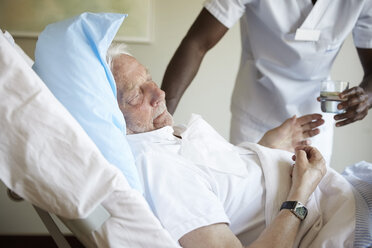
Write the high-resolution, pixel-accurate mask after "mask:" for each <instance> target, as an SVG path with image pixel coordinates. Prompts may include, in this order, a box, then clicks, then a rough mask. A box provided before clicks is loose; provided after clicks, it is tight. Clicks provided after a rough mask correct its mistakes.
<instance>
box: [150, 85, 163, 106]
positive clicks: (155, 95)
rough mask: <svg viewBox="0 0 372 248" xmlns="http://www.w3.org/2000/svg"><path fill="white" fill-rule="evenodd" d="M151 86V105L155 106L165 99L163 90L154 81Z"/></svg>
mask: <svg viewBox="0 0 372 248" xmlns="http://www.w3.org/2000/svg"><path fill="white" fill-rule="evenodd" d="M150 87H151V106H153V107H156V106H157V105H158V104H159V103H161V102H162V101H164V100H165V92H164V91H162V90H161V89H160V88H159V87H158V86H157V85H156V84H155V83H154V82H152V83H151V84H150Z"/></svg>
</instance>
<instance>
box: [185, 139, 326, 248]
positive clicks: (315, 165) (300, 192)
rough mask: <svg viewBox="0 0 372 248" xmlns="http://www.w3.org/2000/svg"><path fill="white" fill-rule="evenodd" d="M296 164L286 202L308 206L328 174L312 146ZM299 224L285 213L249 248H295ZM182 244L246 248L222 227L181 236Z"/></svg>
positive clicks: (302, 151)
mask: <svg viewBox="0 0 372 248" xmlns="http://www.w3.org/2000/svg"><path fill="white" fill-rule="evenodd" d="M295 161H296V164H295V165H294V167H293V171H292V185H291V189H290V191H289V194H288V196H287V201H300V202H307V200H308V198H309V197H310V195H311V194H312V193H313V192H314V190H315V188H316V187H317V185H318V184H319V182H320V180H321V179H322V178H323V176H324V175H325V173H326V166H325V162H324V159H323V157H322V155H321V154H320V152H319V151H318V150H317V149H316V148H313V147H310V146H302V147H298V148H297V149H296V156H295ZM242 208H244V206H242ZM310 211H311V209H310ZM300 224H301V221H300V219H299V218H297V217H296V216H295V215H294V214H293V213H292V212H290V210H288V209H283V210H281V211H280V212H279V213H278V215H277V216H276V217H275V218H274V220H273V222H272V223H271V224H270V225H269V226H268V227H267V228H266V229H265V230H264V231H263V232H262V233H261V235H260V236H259V237H258V239H257V240H255V241H254V242H253V243H252V244H251V245H249V246H248V247H249V248H256V247H270V248H271V247H275V248H287V247H293V244H294V241H295V239H296V235H297V232H298V229H299V226H300ZM179 242H180V245H181V246H182V247H184V248H194V247H198V248H210V247H214V248H236V247H238V248H242V247H243V246H242V244H241V243H240V241H239V240H238V238H237V237H236V236H235V235H234V234H233V233H232V231H231V230H230V228H229V227H228V226H227V225H226V224H223V223H219V224H214V225H209V226H204V227H201V228H198V229H195V230H193V231H191V232H189V233H187V234H185V235H184V236H182V237H181V238H180V240H179Z"/></svg>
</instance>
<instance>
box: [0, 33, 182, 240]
mask: <svg viewBox="0 0 372 248" xmlns="http://www.w3.org/2000/svg"><path fill="white" fill-rule="evenodd" d="M56 59H58V58H56ZM0 130H1V132H0V165H1V166H0V179H1V180H2V181H3V182H4V184H5V185H6V186H7V187H8V188H10V189H11V190H13V191H15V192H16V193H17V194H19V195H20V196H21V197H23V198H24V199H26V200H27V201H29V202H30V203H32V204H34V205H36V206H38V207H41V208H43V209H44V210H47V211H49V212H52V213H55V214H56V215H59V216H63V217H65V218H84V217H85V216H87V215H89V214H90V212H91V211H93V210H94V209H95V208H96V206H97V205H98V204H102V205H103V206H104V207H105V208H106V209H107V210H108V211H109V212H110V214H111V218H110V219H108V220H107V221H106V222H105V223H104V225H103V226H102V227H101V228H99V229H98V230H97V231H95V232H94V234H92V236H91V237H89V238H91V239H94V240H95V242H96V244H97V246H98V247H178V245H177V244H176V243H175V242H174V241H173V240H172V239H171V238H170V236H169V234H168V233H167V232H166V231H165V230H164V229H163V228H162V227H161V225H160V223H159V221H158V220H157V219H156V218H155V216H154V215H153V214H152V212H151V210H150V209H149V207H148V205H147V204H146V202H145V200H144V199H143V197H142V195H140V193H138V192H137V191H135V190H133V189H131V188H130V187H129V185H128V182H127V180H126V179H125V177H124V176H123V175H122V173H121V172H120V171H119V170H118V169H117V168H116V167H114V166H112V165H111V164H109V163H108V162H107V161H106V160H105V159H104V157H103V156H102V155H101V153H100V152H99V150H98V148H97V147H96V146H95V145H94V143H93V142H92V141H91V140H90V138H89V137H88V136H87V134H86V133H85V132H84V131H83V129H82V128H81V127H80V125H79V124H78V123H77V122H76V121H75V120H74V119H73V117H72V116H71V115H70V114H69V112H68V111H67V110H66V109H65V108H64V107H63V106H62V105H61V104H60V103H59V102H58V101H57V100H56V99H55V97H54V96H53V95H52V94H51V93H50V91H49V90H48V89H47V87H46V86H45V85H44V84H43V83H42V81H41V80H40V78H39V77H38V76H37V75H36V74H35V73H34V72H33V71H32V69H31V68H30V67H29V65H27V63H26V62H25V61H24V59H22V57H21V56H20V55H19V54H17V52H16V51H15V49H14V48H13V47H12V45H11V43H9V42H8V41H7V39H6V38H5V37H4V35H3V34H2V33H1V32H0Z"/></svg>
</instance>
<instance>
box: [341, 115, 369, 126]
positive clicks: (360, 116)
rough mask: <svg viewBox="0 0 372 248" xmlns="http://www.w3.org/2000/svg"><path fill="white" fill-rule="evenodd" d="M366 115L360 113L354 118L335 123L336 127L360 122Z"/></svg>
mask: <svg viewBox="0 0 372 248" xmlns="http://www.w3.org/2000/svg"><path fill="white" fill-rule="evenodd" d="M367 113H368V112H367ZM367 113H361V114H358V115H356V116H354V118H348V119H345V120H343V121H339V122H337V123H336V127H342V126H345V125H348V124H350V123H353V122H356V121H359V120H362V119H363V118H364V117H365V116H366V115H367Z"/></svg>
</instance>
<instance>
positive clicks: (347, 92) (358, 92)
mask: <svg viewBox="0 0 372 248" xmlns="http://www.w3.org/2000/svg"><path fill="white" fill-rule="evenodd" d="M362 94H365V92H364V90H363V88H361V87H359V86H356V87H353V88H350V89H348V90H345V91H343V92H342V93H340V95H339V96H340V98H341V99H345V98H349V97H351V96H352V95H362Z"/></svg>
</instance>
